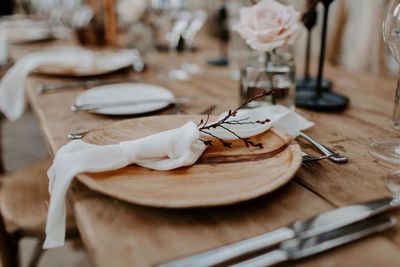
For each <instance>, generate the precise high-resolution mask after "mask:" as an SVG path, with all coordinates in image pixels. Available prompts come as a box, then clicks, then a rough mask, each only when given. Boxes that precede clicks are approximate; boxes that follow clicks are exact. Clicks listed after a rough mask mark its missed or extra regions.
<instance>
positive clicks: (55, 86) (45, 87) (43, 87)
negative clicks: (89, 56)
mask: <svg viewBox="0 0 400 267" xmlns="http://www.w3.org/2000/svg"><path fill="white" fill-rule="evenodd" d="M123 82H140V79H139V78H138V77H129V78H123V79H122V78H116V79H108V80H100V79H91V80H85V81H73V82H67V83H65V82H64V83H52V84H37V85H36V86H35V88H36V91H37V92H38V93H39V94H45V93H50V92H55V91H58V90H65V89H74V88H76V89H78V88H82V87H84V88H91V87H95V86H100V85H107V84H113V83H123Z"/></svg>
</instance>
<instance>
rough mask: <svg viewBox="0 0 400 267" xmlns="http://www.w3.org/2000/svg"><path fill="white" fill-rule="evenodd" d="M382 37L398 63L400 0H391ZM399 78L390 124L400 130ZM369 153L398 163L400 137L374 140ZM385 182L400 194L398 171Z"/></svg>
mask: <svg viewBox="0 0 400 267" xmlns="http://www.w3.org/2000/svg"><path fill="white" fill-rule="evenodd" d="M382 30H383V39H384V41H385V45H386V47H387V49H388V50H389V51H390V53H391V54H392V56H393V57H394V58H395V59H396V61H397V62H398V63H399V64H400V0H391V1H390V3H389V5H388V7H387V9H386V13H385V18H384V21H383V25H382ZM399 100H400V79H399V81H398V83H397V90H396V98H395V106H394V112H393V117H392V125H393V127H394V128H395V129H397V130H400V104H399ZM368 150H369V152H370V154H371V155H372V156H373V157H375V158H377V159H379V160H383V161H387V162H390V163H394V164H400V139H389V140H380V141H375V142H373V143H372V144H370V145H369V147H368ZM385 184H386V186H387V187H388V188H389V190H390V191H391V192H392V193H393V194H394V195H395V196H400V171H397V172H394V173H392V174H391V175H389V176H387V177H386V179H385Z"/></svg>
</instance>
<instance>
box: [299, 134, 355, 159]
mask: <svg viewBox="0 0 400 267" xmlns="http://www.w3.org/2000/svg"><path fill="white" fill-rule="evenodd" d="M300 136H301V137H303V138H304V139H305V140H307V141H308V142H309V143H310V144H312V145H313V146H314V147H315V148H317V149H318V150H319V151H321V153H322V154H324V155H325V156H327V157H328V158H329V160H331V161H333V162H335V163H346V162H347V161H348V159H347V157H345V156H343V155H340V154H339V153H336V152H335V151H333V150H332V149H330V148H328V147H327V146H325V145H323V144H321V143H320V142H318V141H317V140H315V139H314V138H312V137H310V136H308V135H306V134H305V133H302V132H300Z"/></svg>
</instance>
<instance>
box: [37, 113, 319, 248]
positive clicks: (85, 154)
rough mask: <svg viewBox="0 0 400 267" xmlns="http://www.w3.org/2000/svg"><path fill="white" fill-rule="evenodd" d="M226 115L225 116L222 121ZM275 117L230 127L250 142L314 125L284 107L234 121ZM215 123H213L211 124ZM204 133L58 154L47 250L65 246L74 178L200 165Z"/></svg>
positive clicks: (223, 134)
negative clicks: (134, 168)
mask: <svg viewBox="0 0 400 267" xmlns="http://www.w3.org/2000/svg"><path fill="white" fill-rule="evenodd" d="M223 116H225V114H222V115H221V118H222V117H223ZM267 118H269V119H271V121H270V122H269V123H266V124H258V123H257V124H242V125H227V127H228V128H229V129H231V130H233V131H234V132H235V133H237V134H238V135H239V136H241V137H243V138H246V137H251V136H254V135H257V134H260V133H262V132H264V131H266V130H268V129H269V128H270V127H271V126H272V125H273V126H275V127H277V128H279V129H281V130H282V131H285V132H287V133H289V134H291V135H292V136H293V137H295V136H296V135H297V134H298V133H299V131H301V130H304V129H307V128H309V127H311V126H313V123H312V122H309V121H307V120H306V119H304V118H303V117H301V116H300V115H298V114H297V113H295V112H294V111H292V110H290V109H288V108H286V107H283V106H266V107H261V108H257V109H249V110H240V111H239V112H238V113H237V115H236V116H235V117H233V118H231V119H229V120H228V121H231V120H246V121H257V120H260V121H262V120H265V119H267ZM208 125H209V124H208ZM210 132H211V133H212V134H213V135H215V136H218V137H220V138H223V139H225V140H232V139H236V138H237V137H235V136H233V135H232V134H231V133H229V132H228V131H226V130H223V129H220V128H215V129H210ZM202 134H204V133H201V132H200V131H199V129H198V126H197V125H196V124H195V123H194V122H187V123H186V124H185V125H183V126H182V127H180V128H177V129H172V130H168V131H163V132H160V133H156V134H154V135H150V136H147V137H144V138H141V139H136V140H131V141H126V142H122V143H119V144H114V145H106V146H99V145H93V144H88V143H85V142H83V141H82V140H74V141H71V142H70V143H68V144H67V145H65V146H64V147H62V148H61V149H60V150H59V151H58V152H57V154H56V156H55V159H54V162H53V165H52V166H51V168H50V169H49V171H48V176H49V191H50V195H51V199H50V207H49V212H48V217H47V224H46V240H45V243H44V248H45V249H47V248H55V247H58V246H62V245H63V244H64V240H65V225H66V208H65V203H64V201H65V196H66V193H67V190H68V187H69V185H70V184H71V182H72V179H73V178H74V177H75V176H76V175H78V174H79V173H83V172H103V171H110V170H115V169H119V168H122V167H125V166H127V165H129V164H133V163H135V164H137V165H140V166H142V167H145V168H149V169H154V170H162V171H167V170H172V169H176V168H179V167H183V166H190V165H192V164H194V163H195V162H196V161H197V159H198V158H199V157H200V156H201V155H202V153H203V152H204V151H205V150H206V145H205V144H204V143H203V142H202V141H200V139H199V138H200V137H201V135H202Z"/></svg>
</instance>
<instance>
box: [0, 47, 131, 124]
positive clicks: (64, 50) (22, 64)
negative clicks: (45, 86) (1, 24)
mask: <svg viewBox="0 0 400 267" xmlns="http://www.w3.org/2000/svg"><path fill="white" fill-rule="evenodd" d="M120 53H123V55H121V54H119V52H116V53H112V54H105V55H104V56H101V57H99V54H98V53H97V54H96V53H95V52H94V51H92V50H88V49H83V48H79V47H58V48H52V49H49V50H46V51H39V52H33V53H30V54H28V55H26V56H24V57H23V58H21V59H20V60H18V62H17V63H16V64H15V65H14V66H13V67H12V68H11V69H10V70H9V71H8V72H7V73H6V75H4V77H3V79H2V80H1V82H0V111H1V112H2V113H3V114H4V115H5V116H6V117H7V119H8V120H10V121H14V120H17V119H18V118H20V117H21V116H22V114H23V112H24V108H25V91H24V83H25V79H26V77H27V76H28V75H29V73H30V72H32V71H33V70H34V69H36V68H38V67H39V66H42V65H57V66H65V67H68V68H74V67H79V68H81V69H85V68H87V69H90V68H91V67H96V66H104V64H106V66H107V64H109V65H110V64H115V65H117V64H120V63H121V62H120V61H121V59H122V60H123V61H124V62H132V63H133V62H134V61H135V59H137V58H138V53H137V51H135V50H131V51H130V50H121V51H120ZM106 62H107V63H106Z"/></svg>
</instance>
